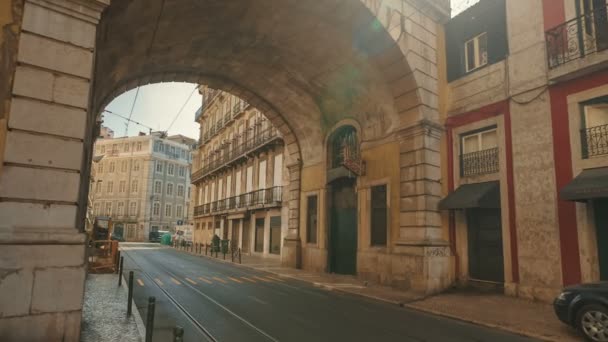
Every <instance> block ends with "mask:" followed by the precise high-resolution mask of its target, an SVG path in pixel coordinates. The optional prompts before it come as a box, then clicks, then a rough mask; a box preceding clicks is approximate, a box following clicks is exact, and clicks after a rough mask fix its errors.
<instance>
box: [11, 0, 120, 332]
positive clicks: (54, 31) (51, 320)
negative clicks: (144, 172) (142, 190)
mask: <svg viewBox="0 0 608 342" xmlns="http://www.w3.org/2000/svg"><path fill="white" fill-rule="evenodd" d="M10 2H11V1H9V3H10ZM12 4H13V14H16V13H18V14H21V13H22V19H23V20H22V22H21V26H20V29H21V33H20V35H19V36H18V37H19V38H18V46H12V45H8V51H7V52H8V53H9V54H10V55H11V56H12V57H13V59H14V61H16V62H17V63H16V64H15V65H16V67H15V68H14V74H13V75H14V81H13V84H12V86H11V85H10V84H9V85H8V87H7V89H8V93H7V94H8V96H7V98H6V99H4V100H5V101H3V104H2V105H3V108H2V110H1V111H0V114H1V115H0V116H1V117H0V119H5V121H2V122H0V123H2V127H0V132H1V133H0V140H2V141H3V143H4V148H3V158H2V157H0V158H2V165H3V167H2V169H1V171H0V255H1V256H2V257H1V258H0V303H2V307H1V308H0V317H1V318H0V340H7V341H25V340H28V341H31V340H45V341H55V340H62V341H79V339H80V320H81V314H82V312H81V311H82V299H83V292H84V280H85V274H86V262H85V247H84V241H85V234H83V233H82V231H81V229H82V227H83V225H84V221H83V217H81V219H80V220H79V219H77V212H78V209H79V208H78V205H79V203H80V204H81V205H82V206H84V207H83V208H82V211H83V212H84V213H86V204H87V203H86V195H87V194H86V192H87V190H88V184H87V183H86V182H85V181H83V180H85V179H86V180H87V181H88V175H86V177H82V176H83V174H82V173H83V170H82V166H83V165H84V164H85V163H86V162H89V161H85V160H84V158H83V155H85V153H84V151H85V148H87V149H90V148H91V146H85V145H86V137H87V136H88V135H89V133H88V132H85V131H86V127H91V126H92V125H91V124H90V123H88V122H87V120H88V118H89V119H91V118H90V117H89V116H88V114H87V108H88V105H89V92H90V86H91V81H92V80H91V75H92V70H93V53H94V48H95V36H96V33H95V32H96V27H97V24H98V21H99V19H100V14H101V12H102V10H103V9H104V7H105V6H107V5H108V4H109V0H103V1H95V0H13V1H12ZM3 6H4V5H2V6H0V10H4V8H2V7H3ZM20 12H21V13H20ZM1 42H2V41H0V43H1ZM9 62H10V61H9ZM11 72H13V71H11ZM3 82H6V80H0V83H3ZM9 82H10V81H9ZM3 85H4V84H3ZM3 95H5V94H3ZM4 133H5V134H4ZM89 143H90V141H89ZM0 148H2V146H1V145H0ZM0 155H2V153H0ZM89 164H90V162H89ZM87 170H88V169H87ZM87 172H88V171H87ZM83 198H84V200H82V199H83ZM79 228H80V229H79Z"/></svg>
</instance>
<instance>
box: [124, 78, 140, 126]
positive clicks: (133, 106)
mask: <svg viewBox="0 0 608 342" xmlns="http://www.w3.org/2000/svg"><path fill="white" fill-rule="evenodd" d="M139 88H140V87H137V90H136V91H135V98H134V99H133V104H132V105H131V112H130V113H129V118H128V119H127V120H128V121H127V127H126V128H125V137H126V136H128V135H129V122H130V121H131V116H133V109H135V104H136V103H137V97H138V96H139Z"/></svg>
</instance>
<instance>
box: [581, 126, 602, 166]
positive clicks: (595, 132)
mask: <svg viewBox="0 0 608 342" xmlns="http://www.w3.org/2000/svg"><path fill="white" fill-rule="evenodd" d="M581 147H582V149H583V150H582V155H583V159H587V158H589V157H596V156H601V155H604V154H608V125H602V126H595V127H590V128H583V129H581Z"/></svg>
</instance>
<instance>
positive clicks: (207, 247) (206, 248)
mask: <svg viewBox="0 0 608 342" xmlns="http://www.w3.org/2000/svg"><path fill="white" fill-rule="evenodd" d="M208 249H209V245H207V244H205V255H207V250H208Z"/></svg>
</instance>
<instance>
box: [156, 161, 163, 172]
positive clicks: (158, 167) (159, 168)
mask: <svg viewBox="0 0 608 342" xmlns="http://www.w3.org/2000/svg"><path fill="white" fill-rule="evenodd" d="M156 172H158V173H163V162H162V161H160V160H158V161H156Z"/></svg>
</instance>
